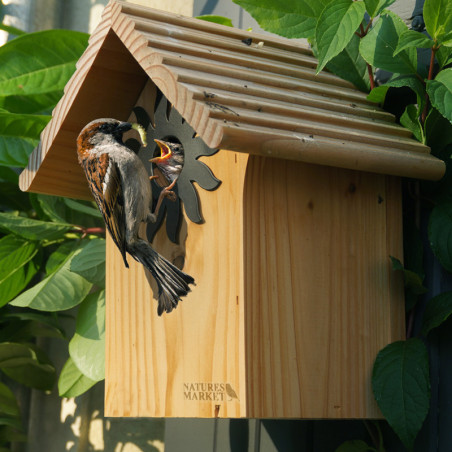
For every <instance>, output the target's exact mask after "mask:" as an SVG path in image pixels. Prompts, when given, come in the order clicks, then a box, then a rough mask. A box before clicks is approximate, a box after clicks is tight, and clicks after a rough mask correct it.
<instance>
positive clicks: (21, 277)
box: [0, 235, 38, 306]
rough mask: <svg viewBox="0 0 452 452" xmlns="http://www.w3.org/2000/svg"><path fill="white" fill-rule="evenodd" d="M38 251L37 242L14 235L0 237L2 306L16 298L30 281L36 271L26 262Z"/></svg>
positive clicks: (0, 304)
mask: <svg viewBox="0 0 452 452" xmlns="http://www.w3.org/2000/svg"><path fill="white" fill-rule="evenodd" d="M37 252H38V248H37V243H36V242H29V241H26V240H23V239H21V238H19V237H16V236H14V235H6V236H5V237H2V238H1V239H0V306H4V305H5V304H6V303H8V301H10V300H11V299H12V298H14V297H15V296H16V295H17V294H18V293H19V292H20V291H21V290H23V289H24V288H25V286H26V285H27V284H28V283H29V282H30V279H31V278H32V277H33V275H34V273H33V272H31V273H30V272H29V271H28V267H27V266H26V264H27V263H28V262H29V261H30V260H31V259H33V257H34V256H35V255H36V253H37Z"/></svg>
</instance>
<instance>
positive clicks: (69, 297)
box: [10, 243, 92, 312]
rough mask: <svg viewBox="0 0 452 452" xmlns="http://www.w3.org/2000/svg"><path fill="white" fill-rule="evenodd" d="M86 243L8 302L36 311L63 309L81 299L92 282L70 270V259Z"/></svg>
mask: <svg viewBox="0 0 452 452" xmlns="http://www.w3.org/2000/svg"><path fill="white" fill-rule="evenodd" d="M84 246H86V243H82V244H81V245H80V248H79V249H78V250H76V251H75V252H72V253H70V254H69V255H68V256H67V258H66V259H65V261H64V262H63V264H62V265H61V266H60V267H59V268H58V269H57V270H56V271H55V272H53V273H52V274H51V275H50V276H47V278H45V279H43V280H42V281H41V282H39V283H38V284H36V285H35V286H33V287H32V288H31V289H28V290H27V291H26V292H23V293H22V294H20V295H19V296H18V297H17V298H15V299H14V300H13V301H11V302H10V304H11V305H13V306H22V307H24V306H28V307H30V308H33V309H37V310H38V311H51V312H53V311H63V310H65V309H69V308H72V307H74V306H76V305H78V304H79V303H81V302H82V301H83V299H84V298H85V297H86V295H88V293H89V291H90V289H91V287H92V283H90V282H88V281H87V280H86V279H85V278H83V277H81V276H80V275H77V273H73V272H71V271H70V266H71V261H72V259H73V258H74V256H76V255H77V254H78V253H80V252H81V251H82V249H83V247H84Z"/></svg>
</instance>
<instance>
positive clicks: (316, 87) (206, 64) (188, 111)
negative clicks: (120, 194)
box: [20, 0, 444, 197]
mask: <svg viewBox="0 0 452 452" xmlns="http://www.w3.org/2000/svg"><path fill="white" fill-rule="evenodd" d="M316 65H317V61H316V59H315V58H314V57H313V55H312V52H311V51H310V49H308V48H307V47H303V46H302V45H300V44H299V43H298V42H293V41H291V40H286V39H281V38H277V37H273V36H267V35H262V34H256V33H249V32H246V31H243V30H239V29H234V28H229V27H223V26H221V25H217V24H213V23H209V22H205V21H201V20H197V19H193V18H186V17H182V16H178V15H174V14H170V13H166V12H163V11H158V10H153V9H150V8H145V7H142V6H137V5H134V4H131V3H124V2H122V1H114V0H112V1H110V3H109V4H108V5H107V7H106V9H105V11H104V14H103V19H102V22H101V23H100V25H99V27H98V28H97V29H96V31H95V32H94V33H93V34H92V36H91V38H90V44H89V47H88V48H87V50H86V52H85V53H84V55H83V56H82V58H81V59H80V61H79V62H78V64H77V71H76V72H75V74H74V76H73V77H72V78H71V80H70V81H69V83H68V85H67V86H66V89H65V95H64V96H63V98H62V99H61V101H60V103H59V104H58V105H57V107H56V108H55V110H54V113H53V119H52V120H51V122H50V123H49V125H48V126H47V127H46V129H45V130H44V132H43V134H42V139H41V143H40V146H39V147H38V148H37V149H36V150H35V151H34V153H33V154H32V156H31V157H30V163H29V165H28V167H27V169H26V170H25V171H24V172H23V173H22V175H21V178H20V184H21V188H22V189H24V190H30V191H37V192H45V193H52V194H61V195H65V196H74V197H89V193H88V191H87V188H86V183H85V182H84V176H83V174H82V172H81V169H80V168H79V166H78V163H77V159H76V152H75V139H76V136H77V134H78V133H79V131H80V130H81V129H82V127H83V126H84V125H85V124H86V123H88V122H89V121H90V120H91V119H94V118H96V117H106V116H112V117H117V118H118V119H126V118H127V117H128V115H129V113H130V111H131V109H132V107H133V105H134V103H135V101H136V99H137V97H138V95H139V93H140V92H141V90H142V88H143V86H144V84H145V83H146V81H147V80H148V78H151V80H152V81H153V82H154V83H155V84H156V85H157V86H158V88H159V89H160V90H161V91H162V92H163V94H164V95H165V96H166V97H167V98H168V99H169V101H170V102H171V103H172V104H173V106H174V107H175V108H176V109H177V110H178V111H179V113H181V115H182V116H183V117H184V118H185V119H186V121H188V123H189V124H190V125H191V126H192V127H193V128H194V129H195V130H196V132H197V133H198V135H200V136H201V138H202V139H203V140H204V141H205V142H206V144H207V145H208V146H210V147H213V148H221V149H227V150H234V151H240V152H247V153H254V154H260V155H265V156H273V157H280V158H286V159H293V160H301V161H305V162H310V163H317V164H324V165H330V166H338V167H343V168H350V169H357V170H362V171H371V172H378V173H384V174H393V175H399V176H408V177H416V178H424V179H439V178H440V177H442V175H443V173H444V163H443V162H442V161H441V160H438V159H436V158H435V157H433V156H431V155H430V154H429V152H430V150H429V148H428V147H426V146H424V145H422V144H420V143H419V142H417V141H415V140H414V139H412V138H411V134H410V132H409V131H408V130H407V129H405V128H403V127H401V126H399V125H397V124H395V123H394V118H393V116H392V115H390V114H389V113H386V112H385V111H383V110H382V109H380V108H378V107H376V106H375V105H374V104H371V103H370V102H368V101H367V100H366V94H364V93H362V92H360V91H358V90H356V89H355V88H354V87H353V86H352V85H351V84H350V83H348V82H346V81H343V80H341V79H340V78H338V77H336V76H334V75H332V74H329V73H326V72H322V73H320V74H319V75H315V68H316Z"/></svg>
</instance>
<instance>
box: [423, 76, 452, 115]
mask: <svg viewBox="0 0 452 452" xmlns="http://www.w3.org/2000/svg"><path fill="white" fill-rule="evenodd" d="M427 93H428V95H429V97H430V102H431V103H432V105H433V106H434V107H435V108H436V109H437V110H438V111H439V112H440V113H441V114H442V115H443V116H444V117H445V118H446V119H448V120H449V121H450V122H452V68H448V69H443V70H442V71H441V72H439V73H438V75H437V76H436V77H435V79H434V80H427Z"/></svg>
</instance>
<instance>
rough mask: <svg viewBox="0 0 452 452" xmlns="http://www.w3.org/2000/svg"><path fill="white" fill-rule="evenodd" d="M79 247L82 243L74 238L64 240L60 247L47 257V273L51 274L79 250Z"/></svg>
mask: <svg viewBox="0 0 452 452" xmlns="http://www.w3.org/2000/svg"><path fill="white" fill-rule="evenodd" d="M79 247H80V243H79V242H78V241H74V240H70V241H68V242H63V243H62V244H61V245H60V246H58V248H57V249H56V250H55V251H54V252H53V253H52V254H51V255H50V256H49V258H48V259H47V262H46V275H51V274H52V273H53V272H55V271H56V270H58V268H60V267H61V265H63V263H64V261H65V260H66V259H67V258H68V256H69V255H70V254H72V253H74V251H76V250H78V249H79Z"/></svg>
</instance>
